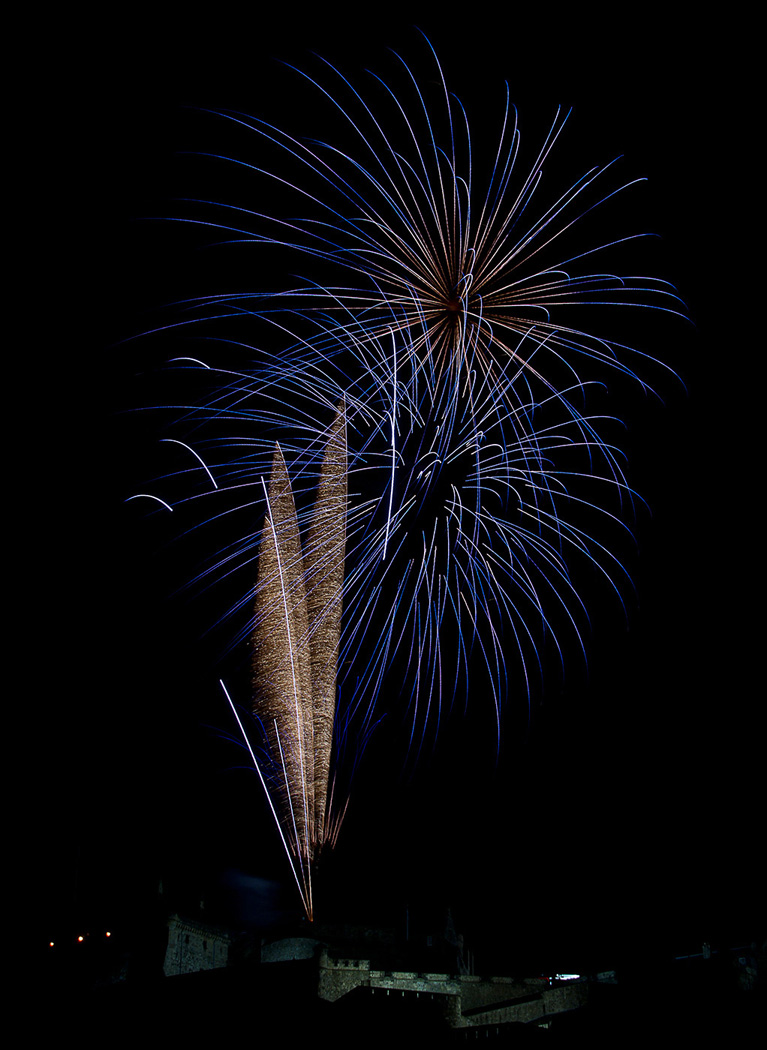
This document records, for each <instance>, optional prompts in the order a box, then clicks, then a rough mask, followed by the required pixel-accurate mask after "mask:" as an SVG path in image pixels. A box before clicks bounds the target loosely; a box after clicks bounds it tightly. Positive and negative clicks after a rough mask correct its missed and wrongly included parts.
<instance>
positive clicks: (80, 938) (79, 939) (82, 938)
mask: <svg viewBox="0 0 767 1050" xmlns="http://www.w3.org/2000/svg"><path fill="white" fill-rule="evenodd" d="M77 939H78V941H84V940H85V938H84V937H83V935H82V934H80V936H79V937H78V938H77Z"/></svg>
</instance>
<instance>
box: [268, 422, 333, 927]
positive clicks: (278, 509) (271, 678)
mask: <svg viewBox="0 0 767 1050" xmlns="http://www.w3.org/2000/svg"><path fill="white" fill-rule="evenodd" d="M347 473H348V468H347V452H346V414H345V406H344V403H343V402H341V404H339V406H338V409H337V411H336V416H335V419H334V421H333V424H332V426H331V428H330V432H329V435H328V440H327V444H326V446H325V451H324V456H323V460H322V466H321V469H320V475H319V486H318V491H317V498H316V501H315V504H314V508H313V511H312V515H311V520H310V524H309V529H308V535H307V538H306V551H305V553H304V550H303V548H302V543H301V535H300V532H299V526H298V515H297V513H296V504H295V499H294V496H293V489H292V487H291V484H290V478H289V476H288V470H287V467H286V465H285V459H284V457H283V454H282V450H281V449H280V446H279V444H277V445H275V450H274V459H273V462H272V475H271V479H270V482H269V489H268V492H267V513H266V516H265V519H264V527H263V532H262V537H261V548H260V553H259V564H258V578H257V582H256V603H255V628H254V631H253V637H252V650H253V662H252V669H253V713H254V714H255V715H256V717H257V718H258V719H259V720H260V721H261V722H262V724H263V726H264V731H265V735H266V742H267V746H268V751H269V756H270V759H271V764H272V768H273V771H274V775H273V777H272V783H273V784H274V785H276V786H275V788H274V791H275V795H276V798H275V800H274V801H275V805H276V809H277V813H278V817H279V820H280V823H281V825H282V830H283V833H284V836H285V839H286V841H287V843H288V844H289V846H290V851H291V853H292V854H293V857H294V858H295V860H296V862H297V864H298V868H299V869H300V878H299V874H298V871H297V872H296V877H297V880H298V881H299V884H300V885H301V886H302V890H303V892H304V901H305V903H306V904H307V905H308V906H307V911H308V912H309V913H310V914H311V881H310V866H311V863H312V860H313V859H314V857H315V856H316V854H317V851H318V850H319V849H320V847H321V846H322V845H323V843H324V842H325V841H326V839H327V837H328V834H327V830H326V829H327V823H328V813H327V797H328V781H329V775H330V758H331V750H332V742H333V720H334V717H335V708H336V667H337V662H338V650H339V644H340V634H341V613H342V605H343V581H344V556H345V547H346V514H347Z"/></svg>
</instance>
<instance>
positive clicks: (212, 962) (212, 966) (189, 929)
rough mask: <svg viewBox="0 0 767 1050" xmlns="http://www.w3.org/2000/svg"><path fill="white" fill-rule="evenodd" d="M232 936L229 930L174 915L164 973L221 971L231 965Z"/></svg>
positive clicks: (171, 922)
mask: <svg viewBox="0 0 767 1050" xmlns="http://www.w3.org/2000/svg"><path fill="white" fill-rule="evenodd" d="M230 944H231V937H230V935H229V934H228V933H226V931H224V930H220V929H218V928H217V927H215V926H207V925H204V924H203V923H199V922H195V921H193V920H188V919H182V918H180V917H179V916H178V915H172V916H171V917H170V919H169V920H168V947H167V948H166V950H165V964H164V966H163V973H164V974H165V976H166V977H174V976H177V975H178V974H182V973H197V971H198V970H217V969H219V968H221V967H224V966H226V965H227V964H228V962H229V946H230Z"/></svg>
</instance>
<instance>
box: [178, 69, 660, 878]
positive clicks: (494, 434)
mask: <svg viewBox="0 0 767 1050" xmlns="http://www.w3.org/2000/svg"><path fill="white" fill-rule="evenodd" d="M398 61H399V62H400V66H401V71H402V73H403V74H404V80H405V84H406V92H405V93H402V92H400V91H395V90H394V89H393V88H391V87H390V86H389V85H388V84H387V83H385V82H384V81H383V80H381V79H380V78H377V77H376V78H375V80H376V85H377V89H378V91H379V93H380V95H381V98H382V103H381V106H382V109H383V108H385V109H387V110H388V113H381V114H379V112H378V111H377V110H374V109H373V107H372V106H371V105H369V104H368V103H367V102H366V101H365V100H364V97H363V94H362V93H361V92H358V91H357V90H356V88H354V87H353V86H352V85H351V84H350V83H349V82H348V81H347V80H346V79H345V78H344V77H343V76H342V75H341V74H340V73H338V72H337V71H336V70H334V69H333V68H332V67H331V66H329V65H328V64H325V68H326V72H327V73H328V76H329V77H330V78H331V79H335V83H336V88H335V89H331V88H326V87H324V86H322V85H321V84H320V82H319V80H314V79H312V78H310V77H308V76H307V75H306V74H301V75H302V76H304V77H306V79H307V81H309V82H310V86H311V89H312V90H317V91H319V92H320V93H321V95H323V96H324V97H325V99H326V100H328V101H329V102H330V103H331V105H332V106H333V107H334V111H335V113H336V115H337V116H338V115H339V114H340V119H341V121H342V124H343V126H344V128H345V132H346V135H347V138H346V139H345V140H344V142H343V144H341V145H332V144H328V143H323V142H318V141H316V140H312V141H302V140H299V139H297V138H295V137H293V136H291V135H288V134H286V133H284V132H282V131H280V130H279V129H277V128H275V127H273V126H272V125H270V124H267V123H265V122H263V121H260V120H256V119H253V118H249V117H245V116H243V115H242V114H239V113H234V112H230V113H223V114H220V115H221V116H223V117H224V118H225V119H226V120H228V121H230V122H232V124H233V125H235V126H236V127H237V128H240V129H244V130H245V131H246V132H247V133H248V134H251V133H252V134H253V135H255V143H256V159H255V160H247V161H246V160H243V159H242V158H234V157H229V158H226V159H228V160H230V161H231V162H232V163H235V164H237V165H240V166H244V168H245V169H246V170H247V171H249V172H251V173H252V174H253V177H254V179H259V180H260V179H264V178H265V179H267V181H271V182H272V183H273V184H275V185H277V186H279V188H280V190H285V191H288V192H292V193H293V194H294V196H295V199H296V201H297V202H299V203H300V204H301V205H302V206H303V207H304V208H305V209H306V215H305V216H304V217H303V218H296V217H295V209H292V210H291V211H290V217H280V216H279V215H278V214H277V213H276V211H275V212H274V213H267V212H266V211H262V212H256V211H250V212H245V211H243V210H242V209H233V208H229V209H227V207H226V205H217V206H216V208H220V209H224V218H222V217H221V214H220V213H214V216H213V217H212V219H211V220H210V222H209V223H208V224H209V225H210V224H211V223H212V224H213V225H215V226H217V227H218V228H219V229H220V230H223V231H225V232H226V234H227V236H228V237H231V238H232V239H234V240H245V241H249V242H251V243H253V244H258V245H261V246H263V250H266V249H271V250H273V249H274V248H275V247H279V248H282V249H288V250H289V251H292V252H294V253H297V254H298V255H299V256H300V257H301V259H302V260H304V262H305V263H306V264H308V265H314V266H316V276H315V277H313V278H311V279H307V280H305V281H303V282H302V283H299V284H297V285H295V286H292V287H287V288H284V289H283V290H281V291H280V292H279V293H278V294H275V293H269V294H267V293H263V294H260V293H258V292H255V293H248V294H238V295H220V296H216V297H209V298H206V299H202V300H197V301H195V302H194V303H190V304H188V307H189V309H190V310H192V316H191V318H190V319H186V320H184V321H183V322H181V323H182V324H183V325H184V326H192V327H194V326H199V325H203V326H207V325H210V324H211V323H216V324H218V325H220V326H224V328H226V326H228V325H229V326H235V328H234V329H232V330H231V331H235V330H236V331H237V335H236V336H233V335H232V334H231V331H230V330H229V329H227V334H226V336H224V335H223V334H222V335H221V336H220V338H221V339H222V340H224V339H225V340H226V342H227V343H228V344H229V345H231V344H232V343H235V344H237V345H238V346H240V347H242V346H243V345H247V346H248V347H249V348H250V350H252V354H253V364H252V366H249V367H248V368H247V369H233V370H226V371H222V370H215V369H209V370H208V371H207V375H208V376H209V377H211V378H213V379H214V380H215V382H216V386H215V389H214V391H213V393H212V394H211V396H210V398H209V399H208V401H207V402H206V403H205V404H203V405H202V406H200V407H199V409H198V410H195V411H194V412H192V414H191V418H192V420H193V422H194V425H195V427H197V426H198V425H199V423H200V422H211V423H213V424H214V425H215V426H219V425H220V424H222V423H224V422H225V423H231V422H232V421H237V422H238V423H240V424H242V425H244V427H245V428H246V435H245V436H244V437H243V436H242V435H238V436H236V437H232V438H229V437H224V438H220V437H218V436H217V437H216V438H215V439H214V441H213V442H212V443H211V445H210V447H209V449H208V450H207V454H205V448H204V443H201V442H200V441H199V440H198V441H197V442H196V443H195V448H194V449H193V450H192V451H194V454H195V455H197V456H199V455H201V454H205V468H206V470H208V471H209V476H210V478H211V479H215V480H214V484H215V486H216V490H215V492H214V493H211V494H209V497H206V498H216V497H220V496H221V494H222V493H225V492H237V491H240V490H241V489H244V490H245V491H247V493H248V497H247V499H246V500H245V501H243V505H244V506H247V507H249V508H252V505H253V503H254V502H256V503H259V504H260V505H261V506H263V503H264V501H265V502H266V507H267V511H266V518H265V523H264V528H263V532H262V539H261V541H260V547H259V551H260V553H259V558H258V577H257V584H256V604H255V609H256V612H255V622H254V621H253V620H250V621H249V622H248V623H245V624H243V623H241V622H240V624H239V626H238V628H237V630H236V631H235V632H234V634H235V637H236V638H240V639H242V638H245V637H247V636H248V635H252V639H253V668H254V696H255V706H254V711H255V712H256V714H257V716H258V718H259V719H260V720H261V722H262V724H263V727H264V735H265V738H266V741H267V744H266V751H267V752H268V755H269V759H268V761H269V763H270V767H271V768H272V770H273V771H274V772H273V776H272V780H273V782H275V783H276V782H278V781H279V783H280V784H281V786H280V788H279V789H278V794H279V795H280V798H281V803H280V807H279V808H280V819H281V821H282V823H283V826H284V827H286V828H290V829H291V836H290V837H291V841H293V842H294V846H293V847H292V848H293V852H294V854H295V855H296V856H298V857H300V858H302V863H305V864H306V866H310V862H311V858H312V856H313V852H314V851H315V850H316V848H317V847H318V846H319V845H321V844H322V842H323V841H325V840H326V839H327V838H328V834H329V833H328V828H330V827H333V828H335V829H336V832H337V817H334V816H330V817H329V815H328V813H327V811H326V801H325V799H326V794H327V784H328V779H329V776H330V773H329V769H330V766H331V754H330V752H331V734H332V726H333V717H334V710H335V704H336V692H337V680H336V676H337V668H339V667H341V666H342V667H343V668H344V673H343V674H342V675H339V681H340V682H344V683H345V687H344V688H345V695H344V703H343V708H342V711H340V712H339V716H338V718H337V719H336V739H337V741H340V740H341V739H342V738H343V739H346V738H347V737H348V736H349V735H354V736H356V739H358V740H366V739H367V737H368V736H369V733H370V731H371V728H372V727H373V726H374V725H375V722H376V719H377V718H378V717H379V714H380V697H381V695H382V690H383V685H384V682H387V683H390V684H389V687H388V688H387V693H389V694H399V695H402V696H403V697H404V703H405V704H406V705H407V709H408V716H409V726H410V729H409V735H410V746H411V753H412V754H413V756H414V757H417V755H418V753H419V751H420V749H421V747H422V746H423V742H424V741H425V740H426V738H427V736H428V734H429V733H430V732H434V731H436V726H437V725H438V724H439V721H440V718H441V715H442V712H443V710H444V709H445V708H446V707H447V706H449V705H450V703H452V700H453V697H454V695H455V693H456V689H457V688H458V684H459V683H463V688H464V690H465V691H466V692H468V681H469V678H470V677H471V676H472V675H473V674H474V673H475V672H476V669H477V667H479V668H481V669H482V674H483V675H484V676H485V681H486V682H488V683H489V689H486V690H483V692H485V693H486V694H488V695H489V696H490V697H491V698H492V699H491V711H492V717H493V720H494V722H495V725H496V739H497V740H500V732H501V728H500V727H501V708H502V701H503V698H504V695H505V692H506V685H507V678H508V668H509V665H511V664H514V665H517V666H519V667H521V668H522V671H523V674H524V676H525V678H526V679H528V677H529V672H530V668H531V667H535V665H536V664H537V663H539V654H538V644H539V642H538V639H539V638H540V637H541V636H542V635H545V636H546V637H547V638H548V639H549V640H550V642H549V644H553V645H554V646H555V647H556V648H557V649H559V641H558V635H559V632H560V631H561V629H562V625H566V627H567V628H568V629H571V630H572V631H573V632H574V634H575V636H576V637H577V638H578V640H579V641H580V628H579V626H578V623H579V620H580V618H581V617H582V612H583V610H584V602H583V600H582V597H581V594H580V593H579V587H578V585H577V584H576V582H575V581H574V578H573V573H572V565H573V564H574V563H578V562H581V563H585V564H586V565H587V566H589V567H590V568H591V569H593V570H594V571H595V572H596V574H597V575H598V576H601V577H602V579H604V580H605V581H607V584H608V586H610V587H612V588H613V589H614V590H615V591H616V593H619V592H620V579H619V578H620V577H622V576H623V575H624V570H623V568H622V566H621V564H620V562H619V561H618V559H617V558H616V557H615V556H614V555H613V554H611V553H610V551H609V549H608V548H607V546H606V544H605V541H604V540H603V538H602V537H601V536H600V522H601V523H602V524H604V525H607V524H609V523H611V522H614V521H618V520H619V518H620V514H621V508H622V506H623V503H624V502H626V503H628V504H629V505H630V504H631V500H632V493H631V491H630V489H629V488H628V485H627V482H626V479H625V477H624V474H623V472H622V469H621V467H620V464H619V459H618V454H617V450H616V449H615V448H613V447H612V446H611V444H610V443H609V442H607V441H605V440H604V439H603V438H602V437H601V435H600V429H601V424H600V423H599V421H598V418H597V417H596V416H595V415H592V414H590V412H589V411H588V409H587V408H585V407H584V406H586V405H587V404H588V393H589V387H590V386H591V384H592V382H594V381H595V380H599V379H601V376H602V373H603V372H604V369H605V368H610V369H613V370H616V371H618V372H620V373H623V374H624V375H626V376H629V377H631V378H632V379H636V380H637V381H638V382H640V383H641V382H642V381H641V380H639V379H638V377H637V375H636V369H635V365H634V363H633V362H634V361H637V360H640V359H641V355H640V354H638V353H637V351H635V350H632V349H630V348H629V347H627V346H625V345H623V344H622V343H620V342H618V341H616V340H614V339H612V338H609V337H607V336H605V335H602V334H596V333H588V332H586V331H584V330H582V329H581V328H579V327H578V326H576V325H575V324H574V323H573V320H572V313H573V309H574V308H576V307H579V306H583V305H584V304H591V305H610V306H637V307H651V308H653V309H660V310H666V311H669V312H671V313H675V312H678V310H677V305H676V304H678V300H677V299H676V297H675V296H674V295H673V292H672V290H671V289H670V287H669V286H668V285H666V284H665V283H664V282H661V281H658V280H654V279H650V278H636V277H623V276H619V275H615V274H610V273H608V272H606V271H605V269H604V268H603V267H596V268H595V263H596V260H597V259H598V258H601V253H605V252H606V251H607V249H609V248H611V247H614V246H615V245H617V244H623V243H624V242H626V241H630V240H632V239H633V237H634V236H638V235H631V236H625V237H619V238H615V239H611V240H609V241H607V242H598V243H597V244H591V245H589V244H586V245H583V243H581V244H580V246H578V244H577V240H576V241H575V242H574V241H573V238H574V236H575V235H576V234H577V233H578V232H579V230H580V223H581V220H584V219H585V218H586V217H587V216H588V215H589V214H590V213H592V212H593V211H594V209H595V208H597V207H598V206H600V205H602V204H604V203H605V202H606V201H607V200H608V199H610V198H612V197H614V196H615V194H616V193H618V192H620V191H622V190H624V189H626V188H627V187H628V186H630V185H632V184H633V181H640V180H632V181H631V182H627V183H624V184H618V185H615V184H614V183H612V182H611V181H610V180H611V178H612V173H613V171H614V170H615V169H614V168H613V165H612V164H607V165H602V166H597V167H593V168H591V169H590V170H588V171H587V172H585V173H584V174H582V175H581V176H580V177H579V178H578V179H576V180H575V181H574V182H572V183H570V184H569V185H567V186H566V188H565V189H564V190H560V191H557V192H556V193H554V195H553V196H549V197H548V198H547V197H546V196H545V193H544V187H545V186H546V185H547V175H548V171H549V168H550V165H551V160H552V150H553V149H554V146H555V144H556V142H557V140H558V139H559V137H560V135H561V133H562V130H563V128H564V126H565V123H566V121H567V119H568V115H567V114H563V113H561V112H558V113H557V115H556V117H555V119H554V121H553V123H552V126H551V128H550V130H549V133H548V135H547V136H546V137H545V140H544V142H543V145H542V146H541V148H540V150H539V151H538V152H537V155H536V156H535V157H534V159H533V161H532V163H531V164H530V165H529V166H528V167H524V166H523V165H522V162H521V160H520V157H521V137H520V132H519V128H518V126H517V118H516V112H515V110H514V108H513V107H512V106H511V105H510V103H509V98H508V91H507V98H506V106H505V110H504V112H503V116H502V118H501V120H500V124H499V132H498V135H497V140H496V145H495V148H494V149H493V151H492V154H491V161H490V163H489V165H488V166H487V173H486V175H485V177H484V179H483V180H482V181H481V186H480V189H479V190H478V189H477V183H478V182H480V179H479V176H478V175H477V173H476V165H475V164H474V162H473V159H472V140H471V135H470V130H469V122H468V119H467V117H466V114H465V112H464V110H463V108H462V106H461V105H460V103H458V102H457V101H456V100H455V99H454V98H453V97H452V96H451V95H450V94H449V92H448V90H447V87H446V85H445V81H444V77H443V75H442V71H441V69H440V67H439V65H438V63H437V64H436V68H437V70H438V73H439V83H440V85H441V87H440V101H439V104H438V106H437V107H436V109H434V108H431V107H430V106H429V105H427V102H426V99H425V96H424V94H423V93H422V91H421V89H420V87H419V86H418V81H417V79H416V77H415V76H414V75H413V74H412V72H411V71H410V69H409V67H408V66H407V65H406V64H405V63H404V62H403V61H402V60H401V59H398ZM434 61H435V63H436V56H434ZM267 151H271V152H272V153H274V152H276V155H277V160H276V168H274V169H270V168H267V166H266V162H265V161H264V160H263V159H262V157H263V156H264V155H265V154H266V153H267ZM260 192H261V190H259V194H260ZM255 196H256V195H255V193H254V197H255ZM333 273H335V274H337V275H338V276H337V278H333ZM243 324H248V325H252V326H260V327H259V328H258V331H259V332H260V333H261V334H260V335H259V337H258V339H257V340H255V341H254V336H253V334H252V331H254V330H255V328H252V329H251V334H249V335H248V336H246V337H245V338H243V336H242V334H241V329H240V328H238V327H236V326H241V325H243ZM221 331H223V329H221ZM642 385H643V386H644V384H643V383H642ZM645 389H646V388H645ZM339 405H341V406H342V407H341V408H339V407H338V406H339ZM187 418H189V417H187ZM598 428H599V429H598ZM347 440H348V447H347ZM275 441H277V442H278V446H277V449H276V450H275ZM266 477H270V479H271V480H270V481H269V487H268V491H267V488H266V483H265V478H266ZM347 485H348V494H347ZM609 490H613V491H614V492H615V493H616V495H617V498H616V499H615V500H614V502H613V503H611V502H610V501H609V500H607V499H606V498H605V497H606V495H607V493H608V492H609ZM315 493H316V496H315ZM611 508H612V509H611ZM249 512H250V511H249ZM302 535H303V537H304V539H303V541H302ZM344 548H345V555H344ZM253 558H254V544H253V539H252V534H251V532H250V530H248V532H247V534H246V535H245V536H244V537H242V539H240V540H237V539H235V540H234V541H233V543H232V544H231V546H229V547H228V548H227V549H226V551H222V552H220V553H219V554H218V555H217V556H216V558H215V559H214V561H213V563H212V565H211V566H210V567H209V568H208V570H206V573H204V574H203V576H205V575H206V574H207V575H208V576H210V577H215V576H217V575H219V574H224V573H225V574H226V575H230V574H232V573H241V574H242V575H243V577H244V578H245V579H248V578H249V579H251V580H252V578H253ZM245 589H248V588H247V586H246V588H245ZM342 598H343V601H342ZM342 606H343V620H342V617H341V610H342ZM246 607H247V603H246V601H245V599H240V600H238V602H237V603H236V604H235V605H234V606H233V608H232V610H231V614H232V616H233V617H234V618H235V619H236V618H237V617H241V611H242V609H243V608H246ZM339 726H340V727H342V728H341V729H339ZM336 765H338V762H336Z"/></svg>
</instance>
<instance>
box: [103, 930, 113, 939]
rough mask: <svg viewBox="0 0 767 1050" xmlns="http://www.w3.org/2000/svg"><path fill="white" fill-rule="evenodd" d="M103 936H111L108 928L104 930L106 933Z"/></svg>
mask: <svg viewBox="0 0 767 1050" xmlns="http://www.w3.org/2000/svg"><path fill="white" fill-rule="evenodd" d="M104 936H105V937H111V936H112V934H111V933H110V931H109V930H107V932H106V933H105V934H104Z"/></svg>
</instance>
